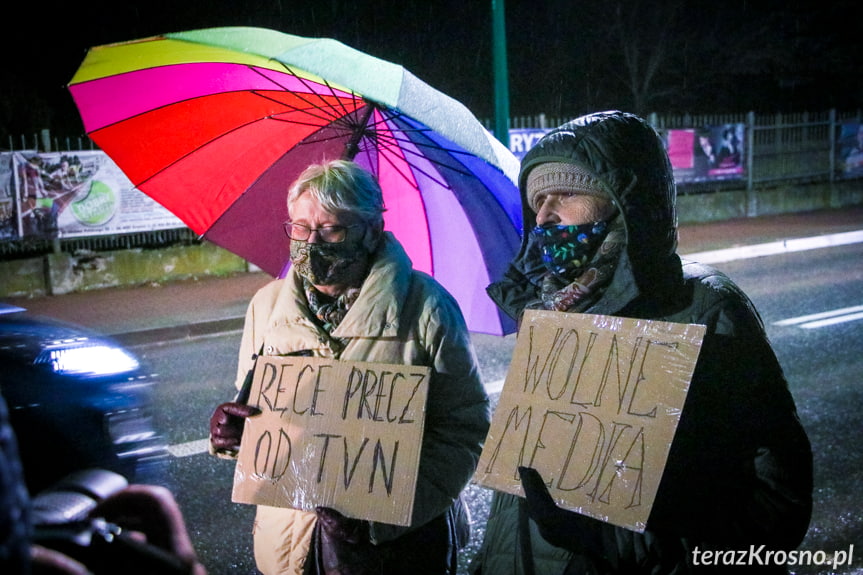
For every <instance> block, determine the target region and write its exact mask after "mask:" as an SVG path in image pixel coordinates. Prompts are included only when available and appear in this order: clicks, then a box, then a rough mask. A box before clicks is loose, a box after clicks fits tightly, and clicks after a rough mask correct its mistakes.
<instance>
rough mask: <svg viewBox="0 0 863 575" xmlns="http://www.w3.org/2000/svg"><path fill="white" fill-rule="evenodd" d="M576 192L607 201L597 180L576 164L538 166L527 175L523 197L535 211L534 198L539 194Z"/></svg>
mask: <svg viewBox="0 0 863 575" xmlns="http://www.w3.org/2000/svg"><path fill="white" fill-rule="evenodd" d="M560 192H578V193H579V194H583V195H586V196H600V197H603V198H606V199H608V194H607V193H606V192H605V191H604V190H603V188H602V184H601V183H600V181H599V179H598V178H597V177H596V176H594V175H593V174H591V173H590V172H588V171H587V170H585V169H584V168H582V167H581V166H577V165H576V164H570V163H567V162H546V163H544V164H539V165H538V166H536V167H535V168H533V169H532V170H531V171H530V172H529V173H528V174H527V182H526V183H525V195H526V196H527V203H528V205H529V206H530V208H531V209H532V210H535V209H536V207H535V206H536V204H535V203H534V198H536V196H537V195H538V194H540V193H544V194H550V193H560Z"/></svg>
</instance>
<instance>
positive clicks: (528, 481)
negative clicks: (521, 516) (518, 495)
mask: <svg viewBox="0 0 863 575" xmlns="http://www.w3.org/2000/svg"><path fill="white" fill-rule="evenodd" d="M518 474H519V476H520V477H521V485H522V487H524V495H525V499H526V500H527V501H526V504H527V514H528V516H529V517H530V518H531V519H533V521H534V523H536V526H537V528H539V533H540V535H542V538H543V539H545V540H546V541H548V542H549V543H551V544H552V545H554V546H556V547H561V548H563V549H566V550H568V551H572V552H573V553H579V554H581V555H588V556H590V557H591V558H593V559H594V560H595V561H597V560H598V561H602V562H605V559H603V558H602V557H601V556H600V554H601V549H602V548H603V547H602V530H603V529H604V528H605V525H606V524H605V523H603V522H602V521H599V520H597V519H593V518H592V517H587V516H586V515H581V514H579V513H575V512H573V511H567V510H566V509H561V508H560V507H558V506H557V504H555V502H554V499H552V497H551V494H550V493H549V492H548V488H547V487H546V485H545V482H544V481H543V480H542V476H541V475H540V474H539V472H538V471H537V470H536V469H532V468H530V467H519V468H518Z"/></svg>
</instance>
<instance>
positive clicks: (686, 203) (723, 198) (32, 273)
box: [0, 179, 863, 297]
mask: <svg viewBox="0 0 863 575" xmlns="http://www.w3.org/2000/svg"><path fill="white" fill-rule="evenodd" d="M861 204H863V180H860V179H858V180H849V181H839V182H835V183H832V184H831V183H829V182H825V183H815V184H807V185H785V186H782V187H776V188H764V189H759V190H756V191H755V192H752V193H749V192H747V191H746V190H731V191H723V192H720V193H705V194H694V195H682V196H680V197H679V198H678V217H679V221H680V223H681V224H692V223H699V222H710V221H719V220H728V219H734V218H744V217H755V216H765V215H773V214H780V213H791V212H805V211H813V210H820V209H830V208H840V207H843V206H850V205H861ZM247 271H249V265H248V264H247V263H246V262H245V260H243V259H241V258H239V257H238V256H235V255H233V254H231V253H229V252H227V251H225V250H223V249H221V248H218V247H216V246H214V245H213V244H209V243H204V244H201V245H194V246H177V247H169V248H164V249H157V250H143V249H134V250H123V251H112V252H98V253H87V254H75V255H71V254H66V253H57V254H50V255H47V256H43V257H40V258H33V259H23V260H7V261H0V297H11V296H42V295H52V294H63V293H70V292H75V291H86V290H91V289H100V288H108V287H118V286H132V285H140V284H147V283H160V282H167V281H171V280H179V279H189V278H195V277H202V276H211V275H216V276H218V275H228V274H232V273H240V272H247Z"/></svg>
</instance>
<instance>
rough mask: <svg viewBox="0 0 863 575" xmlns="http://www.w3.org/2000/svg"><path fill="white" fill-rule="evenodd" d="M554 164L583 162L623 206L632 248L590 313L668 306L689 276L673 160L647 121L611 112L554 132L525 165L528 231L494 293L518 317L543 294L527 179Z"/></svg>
mask: <svg viewBox="0 0 863 575" xmlns="http://www.w3.org/2000/svg"><path fill="white" fill-rule="evenodd" d="M547 162H565V163H571V164H576V165H578V166H579V167H581V168H583V169H586V170H588V171H589V172H591V173H592V174H593V175H594V176H595V177H596V178H597V179H598V180H599V181H600V182H601V185H602V186H603V187H604V188H605V191H606V192H607V193H608V195H609V196H610V197H611V198H612V199H613V201H614V203H615V204H616V205H617V207H618V208H619V210H620V215H619V216H618V217H620V218H622V220H623V225H624V229H625V232H626V250H625V251H624V252H623V253H622V254H621V258H620V261H619V262H618V265H617V268H616V270H615V274H614V277H613V279H612V280H611V284H610V285H609V286H608V287H607V288H606V290H605V292H604V294H603V296H602V297H601V298H600V300H599V301H598V302H596V304H595V305H594V306H592V307H591V309H590V310H587V311H589V312H590V313H603V314H613V313H616V312H619V311H621V310H622V309H624V308H625V307H627V306H628V305H630V304H631V303H633V302H635V301H639V302H641V303H644V302H645V300H647V301H649V302H650V307H655V306H656V305H657V304H658V305H662V300H665V299H668V298H670V294H671V292H673V291H674V289H673V288H674V287H676V286H679V285H680V284H681V281H682V274H681V264H680V258H679V257H678V256H677V254H676V251H677V212H676V199H675V198H676V188H675V185H674V178H673V174H672V170H671V163H670V161H669V159H668V154H667V153H666V151H665V145H664V143H663V141H662V139H661V137H660V136H659V134H658V133H657V132H656V131H655V130H654V129H653V128H652V127H651V126H650V125H649V124H648V123H647V122H645V121H644V120H643V119H641V118H639V117H638V116H635V115H633V114H628V113H625V112H618V111H609V112H600V113H596V114H590V115H587V116H582V117H580V118H577V119H575V120H572V121H570V122H567V123H566V124H563V125H561V126H559V127H558V128H555V129H554V130H552V131H550V132H549V133H547V134H546V135H545V136H544V137H543V138H542V139H541V140H540V141H539V142H538V143H537V144H536V145H535V146H534V147H533V148H531V149H530V150H529V151H528V152H527V154H526V155H525V156H524V159H523V160H522V163H521V172H520V173H519V181H518V184H519V186H518V187H519V192H520V194H521V201H522V216H523V222H524V230H525V233H524V235H523V237H522V243H521V248H520V250H519V252H518V254H517V255H516V257H515V258H514V259H513V261H512V263H511V265H510V267H509V269H508V270H507V272H506V274H505V277H504V278H503V279H502V280H500V281H499V282H496V283H494V284H492V285H491V286H489V290H488V292H489V295H490V296H491V298H492V299H493V300H494V301H495V302H496V303H497V304H498V305H499V306H500V307H501V308H502V309H503V310H504V311H506V312H507V313H508V314H509V315H510V316H512V317H514V318H517V317H518V315H520V313H521V311H522V310H523V308H524V306H525V305H526V304H527V303H528V302H530V301H532V300H534V299H536V286H535V285H534V284H533V283H531V281H530V278H531V277H532V276H534V275H535V274H536V273H537V271H538V270H540V269H541V266H542V262H541V260H540V256H539V254H538V253H537V250H536V249H532V245H531V244H529V243H528V238H529V236H530V234H529V231H530V230H531V229H533V227H534V226H536V213H535V212H534V211H533V209H532V208H531V207H530V205H529V204H528V202H527V201H525V191H526V190H525V188H526V185H525V184H526V182H527V176H528V174H529V173H530V171H531V170H532V169H534V168H535V167H536V166H538V165H540V164H544V163H547Z"/></svg>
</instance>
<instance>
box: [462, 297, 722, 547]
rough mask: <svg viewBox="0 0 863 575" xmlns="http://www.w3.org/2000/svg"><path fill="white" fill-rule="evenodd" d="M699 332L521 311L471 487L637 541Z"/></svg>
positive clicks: (677, 415)
mask: <svg viewBox="0 0 863 575" xmlns="http://www.w3.org/2000/svg"><path fill="white" fill-rule="evenodd" d="M704 332H705V327H704V326H701V325H686V324H675V323H668V322H659V321H648V320H634V319H627V318H619V317H610V316H602V315H586V314H574V313H560V312H550V311H532V310H529V311H526V312H525V314H524V318H523V320H522V325H521V328H520V329H519V333H518V339H517V341H516V346H515V351H514V353H513V358H512V364H511V366H510V369H509V372H508V373H507V377H506V382H505V383H504V387H503V391H502V392H501V396H500V402H499V403H498V405H497V408H496V409H495V413H494V416H493V417H492V422H491V429H490V431H489V434H488V437H487V438H486V442H485V446H484V448H483V452H482V456H481V457H480V461H479V465H478V467H477V471H476V475H475V477H474V480H475V481H476V482H477V483H479V484H480V485H484V486H486V487H490V488H492V489H496V490H499V491H504V492H507V493H513V494H516V495H521V496H523V495H524V494H523V492H522V487H521V482H520V480H519V476H518V470H517V468H518V467H519V466H526V467H533V468H534V469H536V470H537V471H539V473H540V474H541V475H542V477H543V479H544V480H545V482H546V485H548V487H549V492H550V493H551V496H552V497H553V498H554V500H555V501H556V503H557V504H558V505H560V506H561V507H563V508H566V509H569V510H572V511H576V512H579V513H582V514H584V515H589V516H591V517H595V518H597V519H600V520H603V521H607V522H609V523H613V524H615V525H620V526H622V527H626V528H629V529H632V530H634V531H639V532H640V531H643V530H644V527H645V523H646V521H647V517H648V515H649V514H650V508H651V506H652V505H653V500H654V498H655V496H656V491H657V488H658V487H659V480H660V478H661V477H662V472H663V469H664V467H665V461H666V459H667V458H668V451H669V448H670V446H671V441H672V439H673V437H674V432H675V430H676V428H677V423H678V421H679V419H680V413H681V410H682V408H683V403H684V401H685V400H686V394H687V391H688V389H689V382H690V380H691V378H692V373H693V371H694V370H695V362H696V359H697V358H698V352H699V350H700V349H701V342H702V340H703V338H704Z"/></svg>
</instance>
